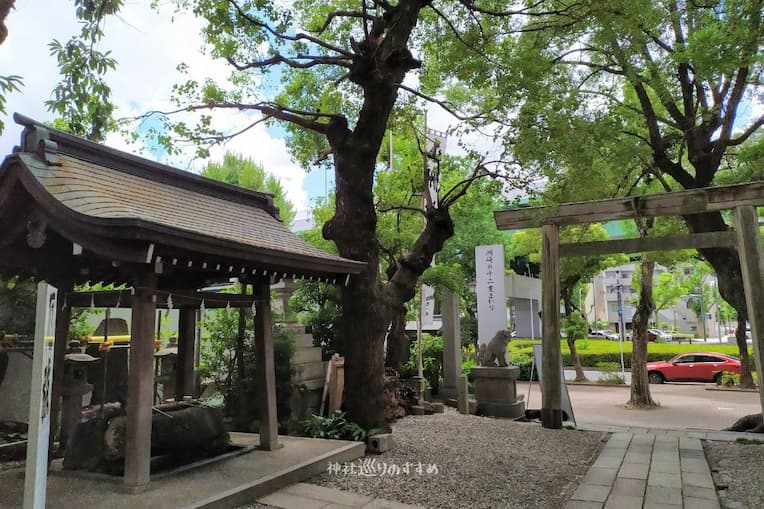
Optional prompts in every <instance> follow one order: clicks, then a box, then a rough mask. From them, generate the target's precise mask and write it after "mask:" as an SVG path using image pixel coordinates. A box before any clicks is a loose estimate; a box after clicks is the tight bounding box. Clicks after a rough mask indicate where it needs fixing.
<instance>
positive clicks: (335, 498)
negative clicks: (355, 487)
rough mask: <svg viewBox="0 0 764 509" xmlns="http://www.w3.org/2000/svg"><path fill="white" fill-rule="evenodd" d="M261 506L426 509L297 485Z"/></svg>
mask: <svg viewBox="0 0 764 509" xmlns="http://www.w3.org/2000/svg"><path fill="white" fill-rule="evenodd" d="M258 502H259V503H261V504H265V505H269V506H273V507H280V508H282V509H424V508H421V507H420V506H418V505H409V504H401V503H400V502H393V501H391V500H384V499H381V498H374V497H370V496H367V495H360V494H358V493H352V492H349V491H342V490H335V489H332V488H325V487H323V486H316V485H314V484H306V483H297V484H293V485H291V486H287V487H286V488H284V489H282V490H279V491H277V492H275V493H271V494H270V495H268V496H267V497H263V498H261V499H258Z"/></svg>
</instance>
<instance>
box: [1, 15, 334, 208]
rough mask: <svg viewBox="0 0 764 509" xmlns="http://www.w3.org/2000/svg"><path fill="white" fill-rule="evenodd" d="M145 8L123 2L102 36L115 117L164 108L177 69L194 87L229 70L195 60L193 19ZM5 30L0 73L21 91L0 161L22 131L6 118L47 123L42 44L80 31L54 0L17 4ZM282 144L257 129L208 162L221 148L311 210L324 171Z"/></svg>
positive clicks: (50, 65)
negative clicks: (306, 166)
mask: <svg viewBox="0 0 764 509" xmlns="http://www.w3.org/2000/svg"><path fill="white" fill-rule="evenodd" d="M148 3H149V2H128V3H127V4H126V5H125V7H124V8H123V10H122V11H121V12H120V15H119V18H117V19H115V18H111V19H109V20H108V22H107V26H106V30H105V32H106V37H105V38H104V40H103V42H102V43H101V46H100V49H102V50H110V51H112V53H113V55H114V57H115V58H116V59H117V61H118V62H119V66H118V68H117V70H116V71H114V72H112V73H110V74H109V75H108V77H107V79H108V81H109V84H110V86H111V87H112V98H113V101H114V102H115V104H116V105H117V113H116V114H117V116H119V117H131V116H136V115H139V114H141V113H143V112H145V111H148V110H155V109H156V110H164V109H171V108H172V105H171V104H170V101H169V98H170V92H171V87H172V85H173V84H174V83H177V82H179V81H181V79H183V77H182V76H181V75H180V74H179V73H178V72H177V71H176V70H175V68H176V66H177V65H178V64H179V63H181V62H184V63H186V64H188V66H189V71H190V72H189V74H190V76H189V77H191V78H194V79H199V80H202V79H205V78H207V77H210V78H213V79H215V80H218V81H222V80H224V79H225V78H226V77H227V75H228V73H229V71H230V68H229V67H228V64H226V63H224V62H220V61H213V60H212V59H210V58H208V57H206V56H205V55H203V54H202V53H201V51H200V49H201V47H202V40H201V37H200V36H199V35H198V34H199V29H200V27H201V24H200V22H199V21H198V20H196V19H194V18H193V17H191V16H188V15H176V16H174V19H171V18H172V12H171V6H169V5H168V6H167V8H165V9H164V10H163V11H162V12H160V13H157V12H155V11H152V10H151V9H150V8H149V7H148ZM6 24H7V26H8V29H9V36H8V39H6V41H5V42H4V43H3V44H2V45H0V74H3V75H8V74H17V75H21V76H22V77H23V78H24V87H23V88H22V90H21V92H20V93H19V92H17V93H13V94H10V95H8V96H7V104H6V111H7V112H8V115H7V116H5V117H4V118H3V120H4V121H5V124H6V128H5V132H3V134H2V137H0V151H1V152H2V154H3V155H4V154H7V153H9V152H10V151H11V149H12V147H13V146H14V145H16V144H17V143H18V141H19V136H20V132H21V129H20V128H19V126H17V125H16V124H15V123H14V122H13V120H12V118H11V116H12V114H13V112H20V113H23V114H25V115H27V116H30V117H32V118H35V119H37V120H41V121H47V120H51V119H52V115H51V114H50V113H49V112H48V111H47V110H46V109H45V106H44V102H45V100H47V99H48V98H49V97H50V92H51V90H52V89H53V87H54V86H55V84H56V82H57V81H58V79H59V77H58V69H57V66H56V62H55V60H54V59H53V57H51V56H50V55H49V51H48V47H47V45H48V43H49V42H50V41H51V40H52V39H53V38H57V39H59V40H61V41H65V40H66V39H68V38H69V37H71V36H72V35H74V34H75V33H77V32H78V30H79V27H78V25H77V22H76V19H75V17H74V8H73V6H72V4H71V3H70V2H66V1H60V0H57V1H50V0H49V1H45V2H41V1H40V0H37V1H34V0H17V1H16V8H15V10H13V11H11V14H10V15H9V17H8V19H7V22H6ZM41 34H42V35H41ZM251 118H252V117H251V114H249V115H248V114H243V113H231V112H224V113H222V114H215V115H214V121H215V122H216V125H217V126H219V127H221V128H223V129H230V130H234V129H237V128H241V127H243V126H244V125H247V121H248V120H250V119H251ZM250 121H251V120H250ZM283 138H284V136H283V130H281V129H279V128H277V127H271V128H266V127H264V126H258V127H257V128H255V129H253V130H252V131H249V132H248V133H247V134H246V135H245V136H242V137H239V138H237V139H234V140H233V141H231V142H230V143H229V144H228V145H227V146H226V147H224V148H218V149H215V150H214V151H213V154H212V158H213V159H222V154H223V152H225V150H226V149H227V150H231V151H234V152H238V153H241V154H243V155H245V156H247V157H250V158H252V159H254V160H256V161H258V162H259V163H261V164H262V165H263V166H264V167H265V168H266V170H268V171H270V172H271V173H273V174H274V175H276V176H277V177H278V178H279V179H280V180H281V182H282V185H283V186H284V188H285V189H286V191H287V195H288V197H289V199H290V200H291V201H292V202H293V203H294V204H295V206H296V208H297V209H298V210H304V209H307V208H309V207H310V204H311V201H312V199H313V198H315V197H317V196H323V195H324V172H323V171H313V172H311V173H308V172H306V171H304V170H303V169H302V168H301V167H299V166H298V165H297V164H295V163H294V162H293V161H292V160H291V157H290V156H289V154H288V150H287V147H286V145H285V143H284V139H283ZM106 143H107V144H108V145H110V146H113V147H115V148H118V149H121V150H126V151H129V152H134V153H135V152H138V151H139V150H140V148H141V147H137V146H135V145H128V144H127V143H126V142H125V140H123V139H122V138H121V137H120V136H119V135H117V134H113V135H110V136H109V137H108V139H107V141H106ZM141 155H143V156H144V157H148V158H151V159H158V160H162V162H167V163H169V164H173V165H175V166H178V167H181V168H188V169H192V170H194V171H198V170H199V169H200V168H201V167H202V166H203V164H204V163H203V162H200V161H192V158H191V157H190V155H191V153H190V151H189V155H188V156H185V157H180V158H173V159H170V160H167V156H166V154H165V153H163V152H161V151H157V150H144V151H143V153H142V154H141ZM330 180H331V179H330Z"/></svg>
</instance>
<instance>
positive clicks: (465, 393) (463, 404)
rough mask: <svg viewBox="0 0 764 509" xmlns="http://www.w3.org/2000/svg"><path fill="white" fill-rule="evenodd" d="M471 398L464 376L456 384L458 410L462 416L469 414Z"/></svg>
mask: <svg viewBox="0 0 764 509" xmlns="http://www.w3.org/2000/svg"><path fill="white" fill-rule="evenodd" d="M469 396H470V395H469V384H468V382H467V377H466V376H464V375H462V376H460V377H459V379H458V380H457V382H456V409H457V410H459V413H460V414H467V413H469Z"/></svg>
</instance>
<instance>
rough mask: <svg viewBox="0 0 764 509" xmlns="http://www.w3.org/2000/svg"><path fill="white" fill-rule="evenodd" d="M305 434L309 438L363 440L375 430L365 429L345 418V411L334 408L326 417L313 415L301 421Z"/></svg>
mask: <svg viewBox="0 0 764 509" xmlns="http://www.w3.org/2000/svg"><path fill="white" fill-rule="evenodd" d="M302 424H303V430H304V432H305V435H306V436H308V437H311V438H329V439H334V440H353V441H355V442H363V441H365V440H366V439H367V438H368V437H369V436H370V435H371V434H373V432H374V431H375V430H368V431H367V430H365V429H363V428H362V427H361V426H359V425H358V424H356V423H354V422H350V421H348V420H347V419H346V418H345V412H342V411H340V410H335V411H334V412H332V414H331V415H329V416H328V417H322V416H320V415H313V416H311V417H310V418H309V419H306V420H305V421H303V422H302Z"/></svg>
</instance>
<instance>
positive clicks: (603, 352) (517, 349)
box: [509, 339, 755, 369]
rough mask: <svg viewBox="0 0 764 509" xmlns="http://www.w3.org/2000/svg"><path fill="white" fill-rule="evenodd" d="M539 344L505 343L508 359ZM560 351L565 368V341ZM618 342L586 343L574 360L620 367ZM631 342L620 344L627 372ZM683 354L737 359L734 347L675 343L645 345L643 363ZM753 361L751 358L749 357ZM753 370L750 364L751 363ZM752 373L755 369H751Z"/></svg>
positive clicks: (525, 341)
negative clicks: (614, 364)
mask: <svg viewBox="0 0 764 509" xmlns="http://www.w3.org/2000/svg"><path fill="white" fill-rule="evenodd" d="M538 343H540V342H539V341H532V340H529V339H517V340H513V341H511V342H510V343H509V353H510V358H512V354H513V353H524V354H530V352H531V351H532V348H533V346H532V345H533V344H538ZM560 344H561V351H562V362H563V364H564V365H566V366H570V365H572V361H571V358H570V350H569V349H568V343H567V341H565V340H562V341H560ZM618 344H619V342H618V341H608V340H599V339H590V340H589V348H587V349H586V351H583V352H579V355H578V357H579V358H580V359H581V365H582V366H596V365H597V364H598V363H600V362H615V363H618V365H619V366H620V365H621V354H620V350H619V345H618ZM631 351H632V343H631V341H624V342H623V360H624V364H625V366H626V367H627V368H631ZM686 352H717V353H723V354H727V355H738V349H737V346H736V345H722V344H717V343H710V344H703V343H700V344H698V343H695V344H692V345H687V344H681V345H680V344H676V343H664V344H659V343H648V345H647V362H653V361H665V360H668V359H670V358H672V357H674V356H675V355H678V354H680V353H686ZM752 358H753V357H752ZM751 365H752V366H753V361H751ZM754 369H755V367H754Z"/></svg>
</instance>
